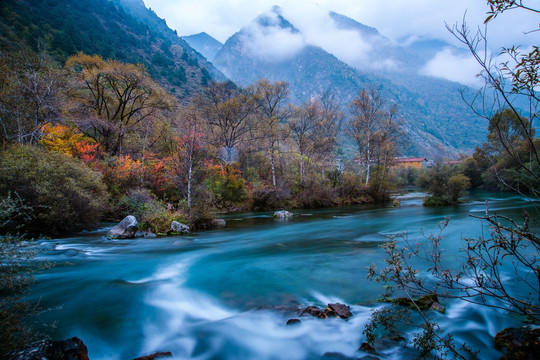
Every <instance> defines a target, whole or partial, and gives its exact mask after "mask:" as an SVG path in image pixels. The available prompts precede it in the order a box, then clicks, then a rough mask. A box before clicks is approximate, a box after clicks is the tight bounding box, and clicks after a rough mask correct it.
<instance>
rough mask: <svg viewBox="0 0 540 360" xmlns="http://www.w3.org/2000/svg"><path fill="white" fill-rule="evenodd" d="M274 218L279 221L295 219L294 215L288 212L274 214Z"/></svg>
mask: <svg viewBox="0 0 540 360" xmlns="http://www.w3.org/2000/svg"><path fill="white" fill-rule="evenodd" d="M274 217H277V218H278V219H288V218H292V217H293V213H292V212H290V211H287V210H279V211H276V212H275V213H274Z"/></svg>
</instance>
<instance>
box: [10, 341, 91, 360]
mask: <svg viewBox="0 0 540 360" xmlns="http://www.w3.org/2000/svg"><path fill="white" fill-rule="evenodd" d="M1 359H2V360H89V359H88V349H87V347H86V345H84V343H83V342H82V340H81V339H79V338H78V337H73V338H71V339H68V340H60V341H50V340H43V341H39V342H36V343H33V344H31V345H28V346H27V347H26V348H24V349H22V350H18V351H14V352H11V353H8V354H6V355H4V356H3V357H2V358H1Z"/></svg>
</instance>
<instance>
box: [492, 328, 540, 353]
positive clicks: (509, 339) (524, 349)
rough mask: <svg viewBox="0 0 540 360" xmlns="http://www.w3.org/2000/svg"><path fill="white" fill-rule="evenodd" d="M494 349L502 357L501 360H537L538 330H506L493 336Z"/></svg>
mask: <svg viewBox="0 0 540 360" xmlns="http://www.w3.org/2000/svg"><path fill="white" fill-rule="evenodd" d="M495 348H496V349H497V350H499V351H502V352H503V353H504V355H503V356H502V357H501V360H518V359H519V360H521V359H523V360H529V359H531V360H532V359H538V358H539V357H538V356H539V354H540V328H536V329H532V328H530V327H528V326H524V327H520V328H506V329H504V330H502V331H499V332H498V333H497V335H495Z"/></svg>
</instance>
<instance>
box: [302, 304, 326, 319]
mask: <svg viewBox="0 0 540 360" xmlns="http://www.w3.org/2000/svg"><path fill="white" fill-rule="evenodd" d="M304 314H308V315H311V316H314V317H318V318H325V317H326V316H324V313H323V311H322V310H321V309H319V308H318V307H316V306H308V307H306V308H305V309H302V310H301V311H300V315H304Z"/></svg>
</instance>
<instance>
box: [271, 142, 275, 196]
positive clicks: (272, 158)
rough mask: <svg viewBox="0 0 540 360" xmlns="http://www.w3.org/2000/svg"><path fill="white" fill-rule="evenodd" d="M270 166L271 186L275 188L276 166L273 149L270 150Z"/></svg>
mask: <svg viewBox="0 0 540 360" xmlns="http://www.w3.org/2000/svg"><path fill="white" fill-rule="evenodd" d="M270 165H271V168H272V185H273V186H274V187H276V164H275V159H274V148H273V147H272V148H271V149H270Z"/></svg>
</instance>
